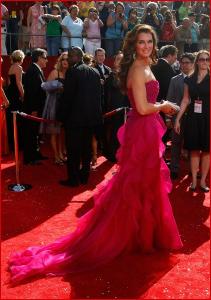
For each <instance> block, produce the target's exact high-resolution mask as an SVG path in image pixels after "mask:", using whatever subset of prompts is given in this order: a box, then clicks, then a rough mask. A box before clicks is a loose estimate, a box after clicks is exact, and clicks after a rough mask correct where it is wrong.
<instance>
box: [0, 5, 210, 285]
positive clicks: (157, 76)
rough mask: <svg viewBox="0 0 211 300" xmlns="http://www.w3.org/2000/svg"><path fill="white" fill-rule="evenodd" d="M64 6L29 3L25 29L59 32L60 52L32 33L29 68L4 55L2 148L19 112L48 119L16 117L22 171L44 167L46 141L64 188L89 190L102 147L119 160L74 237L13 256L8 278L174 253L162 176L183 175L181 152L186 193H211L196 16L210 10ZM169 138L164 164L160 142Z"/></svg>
mask: <svg viewBox="0 0 211 300" xmlns="http://www.w3.org/2000/svg"><path fill="white" fill-rule="evenodd" d="M59 4H60V3H58V4H55V2H54V3H53V4H52V3H49V5H47V8H48V9H49V11H45V10H46V9H47V8H46V7H45V8H44V6H42V5H41V2H36V3H35V4H34V5H33V6H30V7H29V9H28V13H27V31H28V32H29V28H30V32H33V28H34V30H35V28H36V33H38V32H39V33H41V32H43V33H44V31H45V30H47V31H48V33H50V32H51V33H52V32H59V31H60V33H61V45H62V46H60V45H59V46H58V41H60V40H58V39H57V38H58V35H57V34H56V35H55V36H52V35H50V34H49V35H47V38H46V39H45V38H44V37H45V34H39V35H37V36H36V35H31V36H30V45H31V48H32V52H31V64H30V66H29V67H28V69H27V70H25V72H24V70H23V68H22V63H23V60H24V58H25V53H24V51H23V50H21V49H18V50H17V49H15V50H14V51H12V53H11V62H12V64H11V67H10V69H9V71H8V78H7V79H6V80H8V81H7V83H8V85H7V87H6V89H5V92H4V91H3V94H2V95H3V96H2V100H3V104H2V107H1V108H2V109H3V110H4V114H5V113H6V115H7V119H6V118H5V119H4V120H5V122H7V130H8V137H9V139H8V141H9V146H10V148H11V149H12V147H13V145H12V139H11V142H10V137H12V119H11V111H14V110H20V111H23V112H25V113H26V114H28V115H30V116H31V117H43V118H44V119H48V121H50V122H49V123H41V124H39V123H38V122H35V121H34V119H33V118H32V119H22V118H18V120H17V122H18V128H19V136H20V144H21V147H22V150H23V163H24V164H26V165H30V166H34V165H39V164H41V160H44V159H48V158H47V157H45V156H44V155H42V153H41V151H40V141H41V139H42V138H43V136H44V135H45V134H49V135H50V141H51V146H52V156H53V161H54V163H55V164H56V165H57V166H60V165H64V164H66V166H67V178H66V179H65V180H61V181H60V182H59V183H60V184H61V185H62V186H65V187H70V188H73V187H77V186H79V185H81V184H87V183H88V182H89V175H90V170H91V165H92V164H93V165H94V164H95V163H96V161H97V156H98V151H99V152H101V154H102V155H104V156H105V157H107V158H108V159H109V160H111V161H113V162H115V161H117V170H116V172H115V174H114V175H113V177H112V178H111V180H110V181H109V182H108V183H106V184H105V185H104V183H103V185H102V186H101V187H100V190H99V193H98V194H97V195H96V196H95V206H94V208H93V209H92V210H91V211H90V212H89V213H87V214H85V216H84V217H82V218H81V220H80V222H79V225H78V227H77V229H76V231H74V232H73V233H72V234H70V235H68V236H66V237H64V238H62V239H60V240H58V241H56V242H54V243H52V244H50V245H47V246H44V247H30V248H29V249H27V251H26V252H25V251H24V252H21V253H16V254H15V255H14V256H12V257H11V259H10V261H9V271H10V273H11V280H12V282H19V281H21V280H23V279H25V278H27V277H29V276H32V275H35V274H49V273H51V274H55V275H57V274H65V273H68V272H71V273H74V272H79V271H84V270H88V269H90V268H93V267H96V266H98V265H101V264H103V263H106V262H108V261H110V260H112V259H113V258H115V257H117V256H118V255H120V254H121V253H123V252H124V253H125V252H128V251H136V250H137V248H139V249H141V251H143V252H147V253H151V252H152V251H154V250H155V248H162V249H167V250H174V249H180V248H181V247H182V241H181V239H180V235H179V232H178V229H177V225H176V222H175V220H174V216H173V213H172V209H171V205H170V202H169V199H168V193H169V192H170V191H171V181H170V176H169V175H171V178H172V179H176V178H178V177H179V176H180V159H181V151H182V148H184V149H186V150H187V151H188V161H189V168H190V173H191V176H192V183H191V185H190V186H189V190H190V191H192V192H194V191H196V190H199V191H200V192H204V193H207V192H209V187H208V186H207V182H206V180H207V175H208V172H209V160H210V157H209V145H210V142H209V140H210V134H209V120H210V104H209V102H210V100H209V99H210V87H209V82H210V67H209V66H210V53H209V49H208V40H209V38H208V35H206V34H207V32H209V30H208V29H206V30H205V27H204V24H206V22H205V23H203V24H202V19H203V18H205V19H207V17H208V14H203V15H201V13H202V10H203V12H204V13H205V12H206V13H207V11H206V9H207V3H201V2H200V5H199V3H198V2H194V3H192V5H191V4H190V3H187V2H184V3H180V4H181V5H179V6H178V7H176V5H178V4H179V2H174V3H170V2H166V3H165V4H166V5H161V3H160V4H159V5H160V6H159V5H158V4H157V3H155V2H149V3H147V4H146V5H143V4H140V6H141V7H142V6H143V7H142V8H143V9H142V13H141V16H140V18H138V12H137V3H136V7H132V4H133V3H130V2H128V3H126V2H125V3H121V2H118V3H116V4H115V3H113V2H108V3H106V2H105V3H102V2H96V3H94V2H93V3H91V2H90V3H88V4H86V3H85V2H83V3H75V4H72V5H71V6H70V8H68V9H66V8H64V7H63V8H62V7H60V6H59ZM167 4H168V6H167ZM60 5H61V4H60ZM62 5H64V4H62ZM174 6H175V7H174ZM174 8H175V11H174ZM38 10H39V14H38ZM103 11H104V12H106V13H105V14H104V17H105V16H106V17H105V19H103V17H102V16H103V13H102V12H103ZM199 12H200V13H199ZM62 13H63V14H64V15H65V16H63V15H62ZM13 14H14V13H13ZM35 15H36V17H35ZM33 18H34V19H33ZM6 19H7V17H6V13H5V18H4V19H3V21H4V20H6ZM35 20H36V22H37V24H36V25H34V23H33V22H34V21H35ZM105 20H106V21H105ZM208 20H209V17H208ZM197 22H198V23H199V24H198V23H197ZM203 22H204V21H203ZM139 23H144V24H139ZM38 25H39V26H38ZM37 26H38V27H37ZM51 26H52V27H51ZM206 26H207V25H206ZM39 30H40V31H39ZM172 30H173V31H172ZM167 32H168V34H166V33H167ZM202 32H203V33H204V35H202ZM205 33H206V34H205ZM102 34H103V35H102ZM172 34H173V35H172ZM165 36H166V40H165V38H164V37H165ZM103 37H105V39H102V38H103ZM54 38H55V39H54ZM168 38H169V39H168ZM157 39H158V44H159V49H158V48H157ZM172 39H173V40H172ZM56 41H57V42H56ZM122 42H123V44H122ZM44 43H46V47H45V44H44ZM62 43H63V44H62ZM181 45H182V46H181ZM201 47H202V48H203V49H201ZM60 48H61V49H62V52H61V53H60V54H59V51H60V50H61V49H60ZM46 49H47V50H46ZM83 50H84V51H85V53H84V51H83ZM54 51H55V52H56V53H55V52H54ZM52 53H55V55H58V58H57V62H56V65H55V67H54V69H53V70H51V72H50V74H49V76H48V78H47V80H46V79H45V77H44V73H43V70H44V68H46V66H47V63H48V55H54V54H52ZM106 55H107V56H114V64H113V68H112V69H111V68H109V67H108V66H106V65H105V58H106ZM122 106H123V107H128V111H129V113H128V119H127V121H126V122H125V124H124V125H123V123H124V121H125V116H122V115H115V116H113V117H112V119H111V120H110V121H109V120H104V115H105V114H106V113H107V112H110V111H112V110H114V109H116V108H119V107H122ZM122 125H123V126H122ZM2 128H4V130H6V126H2ZM166 128H168V130H166ZM3 136H4V137H5V136H6V134H4V135H3ZM117 136H118V138H117ZM21 137H23V138H22V139H21ZM170 139H171V141H172V143H171V160H170V164H169V168H168V167H167V165H166V163H165V162H164V160H166V161H167V158H166V153H165V147H164V144H166V145H167V144H168V142H169V140H170ZM6 149H7V148H6V144H5V151H6ZM169 169H170V171H169ZM199 171H200V174H199V173H198V172H199ZM198 178H200V183H199V186H198V182H197V181H198Z"/></svg>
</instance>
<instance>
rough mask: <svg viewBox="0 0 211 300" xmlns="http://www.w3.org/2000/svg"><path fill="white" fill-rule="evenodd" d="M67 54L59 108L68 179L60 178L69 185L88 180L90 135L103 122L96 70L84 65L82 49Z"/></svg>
mask: <svg viewBox="0 0 211 300" xmlns="http://www.w3.org/2000/svg"><path fill="white" fill-rule="evenodd" d="M68 56H69V63H70V66H71V67H70V68H69V69H68V71H67V73H66V78H65V83H64V97H63V98H62V108H61V111H62V115H63V122H64V126H65V136H66V147H67V174H68V179H67V180H62V181H60V184H62V185H64V186H70V187H72V186H78V185H79V184H80V183H82V184H86V183H87V182H88V178H89V172H90V163H91V157H92V136H93V132H94V128H95V127H96V126H99V125H101V124H102V106H101V83H100V76H99V74H98V72H97V71H96V70H95V69H94V68H91V67H89V66H87V65H86V64H84V62H83V51H82V50H81V48H79V47H73V48H72V49H70V50H69V53H68ZM80 165H81V168H80Z"/></svg>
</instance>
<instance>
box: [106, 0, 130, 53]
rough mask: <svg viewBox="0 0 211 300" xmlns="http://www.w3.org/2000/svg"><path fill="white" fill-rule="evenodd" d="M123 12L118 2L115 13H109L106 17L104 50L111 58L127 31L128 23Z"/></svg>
mask: <svg viewBox="0 0 211 300" xmlns="http://www.w3.org/2000/svg"><path fill="white" fill-rule="evenodd" d="M124 12H125V7H124V4H123V3H122V2H118V3H117V5H116V8H115V12H111V13H110V14H109V16H108V19H107V22H106V25H107V30H106V34H105V37H106V41H105V48H106V53H107V55H108V56H113V55H115V54H117V52H118V51H119V50H120V48H121V43H122V39H123V37H124V33H125V31H127V29H128V23H127V20H126V17H125V13H124Z"/></svg>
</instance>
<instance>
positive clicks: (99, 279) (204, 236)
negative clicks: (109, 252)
mask: <svg viewBox="0 0 211 300" xmlns="http://www.w3.org/2000/svg"><path fill="white" fill-rule="evenodd" d="M43 152H44V154H47V153H45V152H46V151H43ZM49 156H50V155H49ZM52 161H53V160H52V159H51V158H50V157H49V160H47V161H44V162H43V165H42V166H22V167H21V183H29V184H32V185H33V188H32V189H31V190H29V191H26V192H21V193H15V192H10V191H8V190H7V186H8V184H10V183H14V182H15V169H14V163H13V160H12V159H11V160H10V159H9V158H7V159H6V158H4V159H3V161H2V169H3V172H2V177H3V178H2V179H3V185H2V186H3V197H2V280H1V282H2V288H1V293H2V294H1V299H122V298H125V299H208V298H209V296H210V294H209V286H210V284H209V266H208V264H209V253H210V251H209V228H208V225H209V224H208V218H209V194H203V193H202V192H199V191H198V192H195V193H191V192H189V191H187V187H188V185H189V183H190V177H188V176H187V171H188V169H187V163H186V162H184V161H183V162H182V165H183V168H182V176H181V178H180V180H177V181H175V182H174V189H173V192H172V194H171V196H170V198H171V202H172V206H173V209H174V212H175V217H176V220H177V223H178V226H179V229H180V232H181V235H182V240H183V242H184V248H183V249H182V250H181V251H180V252H177V253H173V254H171V255H167V254H165V253H161V252H157V253H155V254H152V255H140V254H138V253H135V254H133V255H131V256H127V257H120V258H118V259H117V260H115V261H114V262H112V263H110V264H109V265H107V266H106V267H102V268H101V269H98V270H96V271H92V272H89V273H83V274H80V275H74V276H67V277H65V278H61V277H57V278H47V279H46V278H36V279H31V280H29V281H28V282H27V283H25V284H22V285H19V286H16V287H13V288H11V287H8V286H7V285H6V284H5V282H6V280H7V278H8V277H7V276H8V274H7V272H6V266H7V260H8V257H9V255H10V253H11V251H14V250H19V249H23V248H25V247H28V246H30V245H40V244H47V243H49V242H51V241H53V240H55V239H56V238H57V237H59V236H61V235H65V234H66V233H69V232H70V230H71V231H72V230H73V229H74V228H75V226H76V223H77V219H78V218H80V217H81V216H82V215H83V214H84V213H85V212H86V211H87V210H88V209H89V208H90V207H91V206H92V205H93V202H92V198H91V197H92V194H93V190H94V188H95V185H96V184H98V183H99V182H101V181H102V179H103V178H104V176H111V174H112V170H114V168H115V166H113V165H112V164H111V163H109V162H107V161H106V160H105V159H104V158H103V157H100V158H99V159H98V166H97V169H96V171H92V174H91V179H90V184H89V185H88V186H83V187H79V188H73V189H70V188H65V187H62V186H59V184H58V180H60V179H65V176H66V169H65V167H63V166H56V165H54V164H53V163H52ZM152 188H153V187H152Z"/></svg>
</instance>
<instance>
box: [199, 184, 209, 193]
mask: <svg viewBox="0 0 211 300" xmlns="http://www.w3.org/2000/svg"><path fill="white" fill-rule="evenodd" d="M200 190H201V191H203V192H204V193H208V192H209V191H210V189H209V188H208V186H201V185H200Z"/></svg>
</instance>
